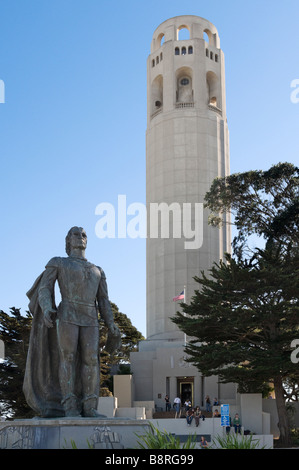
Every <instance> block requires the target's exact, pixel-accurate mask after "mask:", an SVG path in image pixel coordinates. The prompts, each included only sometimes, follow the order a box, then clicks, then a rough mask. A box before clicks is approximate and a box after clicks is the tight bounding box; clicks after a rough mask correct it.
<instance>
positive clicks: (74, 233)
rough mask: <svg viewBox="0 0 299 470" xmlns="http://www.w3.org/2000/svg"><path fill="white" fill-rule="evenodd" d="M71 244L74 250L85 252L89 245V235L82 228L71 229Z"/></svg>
mask: <svg viewBox="0 0 299 470" xmlns="http://www.w3.org/2000/svg"><path fill="white" fill-rule="evenodd" d="M69 243H70V246H71V247H72V248H79V249H81V250H85V248H86V245H87V235H86V232H85V230H84V229H83V228H82V227H73V228H72V229H71V233H70V238H69Z"/></svg>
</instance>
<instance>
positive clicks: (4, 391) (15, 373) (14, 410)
mask: <svg viewBox="0 0 299 470" xmlns="http://www.w3.org/2000/svg"><path fill="white" fill-rule="evenodd" d="M31 321H32V317H31V315H30V314H29V313H27V315H26V316H25V317H23V316H22V315H21V312H20V309H18V308H15V307H12V308H11V309H10V314H7V313H5V312H3V310H1V311H0V339H2V341H4V344H5V360H4V362H0V402H1V406H2V414H3V415H4V416H11V417H14V418H19V417H24V418H25V417H26V418H30V417H32V416H33V412H32V410H31V409H30V408H29V406H28V405H27V403H26V400H25V397H24V394H23V391H22V388H23V379H24V373H25V366H26V356H27V349H28V344H29V336H30V329H31Z"/></svg>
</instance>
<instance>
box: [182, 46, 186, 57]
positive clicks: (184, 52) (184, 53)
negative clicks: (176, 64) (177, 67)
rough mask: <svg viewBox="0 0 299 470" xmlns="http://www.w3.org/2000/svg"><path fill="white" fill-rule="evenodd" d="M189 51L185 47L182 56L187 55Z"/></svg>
mask: <svg viewBox="0 0 299 470" xmlns="http://www.w3.org/2000/svg"><path fill="white" fill-rule="evenodd" d="M186 53H187V49H186V48H185V47H182V55H186Z"/></svg>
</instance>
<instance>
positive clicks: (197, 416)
mask: <svg viewBox="0 0 299 470" xmlns="http://www.w3.org/2000/svg"><path fill="white" fill-rule="evenodd" d="M205 402H206V411H207V412H210V411H211V410H212V408H211V400H210V398H209V396H208V395H207V396H206V398H205ZM165 405H166V411H170V410H171V402H170V399H169V396H168V395H166V396H165ZM217 405H219V402H218V400H217V398H214V400H213V406H217ZM173 408H174V410H175V418H179V417H180V416H181V399H180V398H179V397H176V398H175V399H174V402H173ZM184 409H185V416H186V421H187V425H188V426H191V423H192V421H193V419H194V421H195V426H196V427H198V426H199V423H200V420H203V421H204V420H205V415H204V414H203V413H202V411H201V409H200V407H199V406H196V408H192V403H191V401H190V399H188V398H187V399H186V401H185V402H184ZM213 417H214V418H220V417H221V414H220V413H219V411H218V409H217V408H216V409H215V411H214V412H213ZM231 427H234V429H235V433H236V434H237V433H239V434H240V433H241V419H240V416H239V414H238V413H236V414H235V417H234V419H233V420H231V419H230V426H227V428H226V432H227V433H228V432H229V431H230V428H231Z"/></svg>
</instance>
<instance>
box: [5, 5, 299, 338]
mask: <svg viewBox="0 0 299 470" xmlns="http://www.w3.org/2000/svg"><path fill="white" fill-rule="evenodd" d="M185 14H187V15H189V14H191V15H198V16H201V17H204V18H206V19H208V20H209V21H211V22H212V23H214V24H215V26H216V27H217V29H218V32H219V35H220V40H221V48H222V50H223V51H224V54H225V58H226V87H227V115H228V124H229V130H230V153H231V172H240V171H245V170H249V169H267V168H269V167H270V166H271V165H273V164H275V163H278V162H280V161H288V162H291V163H294V164H296V165H298V164H299V139H298V135H299V132H298V131H299V129H298V123H299V103H298V104H295V103H292V102H291V99H290V96H291V92H292V89H291V82H292V81H293V80H295V79H299V60H298V59H299V57H298V56H299V52H298V51H299V28H298V18H299V3H298V0H285V1H284V2H281V1H277V0H273V1H268V0H259V1H256V0H250V1H236V0H227V1H226V0H214V1H213V2H206V1H200V0H197V1H189V0H184V2H182V1H177V0H160V1H156V0H154V1H147V2H144V1H137V0H127V1H121V0H117V1H102V0H0V80H3V82H4V84H5V103H1V104H0V158H1V172H0V183H1V184H0V191H1V198H0V216H1V231H0V240H1V251H2V256H1V270H0V309H2V310H4V311H8V310H9V307H12V306H16V307H19V308H21V309H22V311H23V312H24V313H25V310H26V309H27V305H28V300H27V297H26V292H27V290H28V289H29V288H30V287H31V285H32V283H33V282H34V280H35V278H36V277H37V276H38V275H39V274H40V273H41V271H42V270H43V269H44V266H45V264H46V263H47V261H48V260H49V259H50V258H51V257H52V256H64V255H65V251H64V239H65V235H66V233H67V231H68V229H69V228H70V227H72V226H73V225H80V226H83V227H84V228H85V229H86V231H87V235H88V247H87V252H86V254H87V257H88V259H89V260H90V261H92V262H94V263H96V264H98V265H100V266H101V267H102V268H103V269H104V270H105V272H106V276H107V280H108V287H109V294H110V299H111V300H112V301H113V302H115V303H116V304H117V305H118V307H119V309H120V310H121V311H122V312H124V313H126V314H127V315H128V316H129V317H130V318H131V320H132V322H133V324H134V325H135V326H136V327H137V328H138V329H139V330H140V331H141V332H142V333H143V334H144V335H145V334H146V327H145V324H146V311H145V279H146V272H145V240H144V239H139V240H136V239H135V240H133V239H130V238H126V239H117V238H116V239H104V240H100V239H99V238H97V236H96V234H95V225H96V222H97V220H98V219H99V217H98V216H96V215H95V208H96V206H97V205H98V204H100V203H101V202H110V203H112V204H114V205H116V204H117V197H118V195H121V194H124V195H126V197H127V203H128V204H131V203H133V202H141V203H145V132H146V60H147V56H148V54H149V53H150V44H151V40H152V35H153V32H154V30H155V29H156V28H157V27H158V26H159V24H161V23H162V22H163V21H165V20H166V19H168V18H171V17H173V16H178V15H185ZM298 96H299V94H298ZM173 294H174V295H176V294H178V293H177V292H174V293H173Z"/></svg>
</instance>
